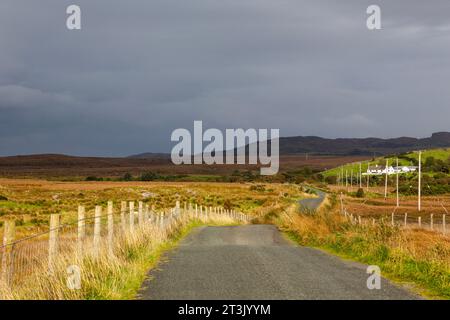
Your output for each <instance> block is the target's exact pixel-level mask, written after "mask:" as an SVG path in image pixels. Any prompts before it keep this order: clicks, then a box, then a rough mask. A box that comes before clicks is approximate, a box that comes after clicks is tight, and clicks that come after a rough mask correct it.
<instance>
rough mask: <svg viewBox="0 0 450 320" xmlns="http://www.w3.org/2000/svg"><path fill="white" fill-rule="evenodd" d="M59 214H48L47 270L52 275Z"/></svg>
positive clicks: (56, 253) (56, 249) (55, 254)
mask: <svg viewBox="0 0 450 320" xmlns="http://www.w3.org/2000/svg"><path fill="white" fill-rule="evenodd" d="M59 222H60V215H59V214H52V215H50V232H49V240H48V272H49V273H50V274H51V275H52V274H53V273H54V271H55V260H56V258H57V256H58V249H59V248H58V245H59V244H58V240H59Z"/></svg>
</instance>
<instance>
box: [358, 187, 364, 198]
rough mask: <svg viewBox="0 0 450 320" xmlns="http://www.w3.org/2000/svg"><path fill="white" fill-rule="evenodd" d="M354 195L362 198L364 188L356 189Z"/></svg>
mask: <svg viewBox="0 0 450 320" xmlns="http://www.w3.org/2000/svg"><path fill="white" fill-rule="evenodd" d="M356 197H357V198H364V190H363V189H362V188H359V189H358V191H356Z"/></svg>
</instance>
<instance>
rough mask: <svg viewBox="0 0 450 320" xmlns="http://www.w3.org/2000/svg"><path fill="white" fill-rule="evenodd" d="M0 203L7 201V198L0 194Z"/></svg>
mask: <svg viewBox="0 0 450 320" xmlns="http://www.w3.org/2000/svg"><path fill="white" fill-rule="evenodd" d="M0 201H8V198H7V197H5V196H2V195H1V194H0Z"/></svg>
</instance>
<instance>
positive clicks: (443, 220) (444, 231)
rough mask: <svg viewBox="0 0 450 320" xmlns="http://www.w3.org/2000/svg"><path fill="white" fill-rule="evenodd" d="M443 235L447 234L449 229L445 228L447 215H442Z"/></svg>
mask: <svg viewBox="0 0 450 320" xmlns="http://www.w3.org/2000/svg"><path fill="white" fill-rule="evenodd" d="M442 233H443V234H446V233H447V227H446V226H445V214H443V215H442Z"/></svg>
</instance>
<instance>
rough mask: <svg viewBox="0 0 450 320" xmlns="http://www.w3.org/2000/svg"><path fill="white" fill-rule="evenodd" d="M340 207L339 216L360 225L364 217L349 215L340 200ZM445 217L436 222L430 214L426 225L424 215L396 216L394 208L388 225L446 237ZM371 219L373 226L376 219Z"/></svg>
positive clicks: (382, 219) (406, 214) (406, 213)
mask: <svg viewBox="0 0 450 320" xmlns="http://www.w3.org/2000/svg"><path fill="white" fill-rule="evenodd" d="M340 207H341V209H340V213H341V215H343V216H344V217H345V218H348V219H349V220H350V222H352V223H355V224H356V223H358V224H362V219H363V218H364V217H361V216H360V215H358V216H354V215H353V214H351V213H349V212H348V211H347V208H345V206H344V204H343V202H342V199H341V206H340ZM446 216H447V214H442V216H440V221H437V220H436V218H435V217H434V214H433V213H431V214H430V215H429V220H428V223H426V220H424V219H423V218H425V217H426V216H425V215H421V216H418V217H413V216H409V215H408V212H405V213H403V214H396V208H395V209H394V210H393V211H392V213H391V217H390V225H391V226H392V227H402V228H411V229H413V228H417V229H423V230H429V231H435V232H439V233H442V234H443V235H444V236H446V235H447V234H448V228H447V223H446ZM384 218H385V217H382V218H381V221H382V222H384ZM371 219H372V220H371V221H372V225H375V223H376V219H375V218H373V217H371ZM378 220H379V219H378Z"/></svg>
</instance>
